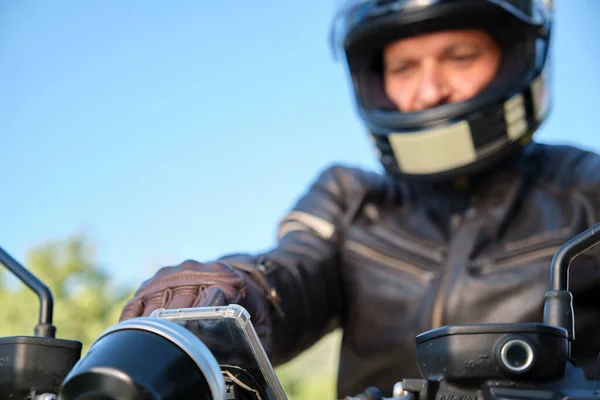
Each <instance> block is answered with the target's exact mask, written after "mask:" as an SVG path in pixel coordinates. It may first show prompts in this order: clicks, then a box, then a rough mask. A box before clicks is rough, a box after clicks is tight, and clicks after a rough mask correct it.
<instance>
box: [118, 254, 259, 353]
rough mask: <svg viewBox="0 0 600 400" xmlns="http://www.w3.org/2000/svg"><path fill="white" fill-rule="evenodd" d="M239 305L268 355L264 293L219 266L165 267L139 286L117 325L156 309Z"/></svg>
mask: <svg viewBox="0 0 600 400" xmlns="http://www.w3.org/2000/svg"><path fill="white" fill-rule="evenodd" d="M228 304H239V305H241V306H242V307H244V308H246V310H248V312H249V313H250V317H251V321H252V325H254V329H255V330H256V333H257V334H258V336H259V338H260V339H261V342H262V344H263V346H264V348H265V350H266V351H267V354H269V350H270V348H271V315H270V311H269V306H268V302H267V299H266V297H265V294H264V292H263V291H262V290H261V289H260V286H259V285H258V284H256V282H254V280H253V279H252V278H250V276H249V275H248V274H246V273H244V272H241V271H238V270H236V269H234V268H232V267H230V266H229V265H227V264H224V263H221V262H213V263H199V262H197V261H192V260H188V261H184V262H183V263H181V264H179V265H177V266H175V267H164V268H161V269H159V270H158V272H157V273H156V274H155V275H154V276H153V277H152V278H150V279H148V280H147V281H145V282H144V283H142V285H141V286H140V288H139V289H138V290H137V291H136V292H135V294H134V295H133V298H132V299H131V300H129V301H128V302H127V303H126V304H125V307H124V308H123V311H122V313H121V317H120V318H119V321H124V320H126V319H130V318H134V317H140V316H144V317H146V316H148V315H150V314H151V313H152V312H153V311H154V310H156V309H158V308H167V309H173V308H190V307H210V306H224V305H228Z"/></svg>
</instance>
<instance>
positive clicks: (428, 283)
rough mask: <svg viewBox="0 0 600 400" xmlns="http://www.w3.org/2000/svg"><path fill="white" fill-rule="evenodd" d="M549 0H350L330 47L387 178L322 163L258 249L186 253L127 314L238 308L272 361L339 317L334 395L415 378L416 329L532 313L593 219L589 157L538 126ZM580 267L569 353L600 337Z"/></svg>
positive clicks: (148, 285) (593, 283)
mask: <svg viewBox="0 0 600 400" xmlns="http://www.w3.org/2000/svg"><path fill="white" fill-rule="evenodd" d="M551 28H552V4H551V1H550V0H546V1H542V0H354V1H346V2H345V3H344V4H343V5H342V6H341V7H340V10H339V13H338V14H337V16H336V18H335V20H334V23H333V29H332V32H333V35H332V42H333V44H334V47H335V48H336V50H338V54H340V55H341V56H342V57H343V58H344V59H345V60H346V61H347V65H348V70H349V73H350V77H351V80H352V85H353V89H354V93H355V95H356V100H357V107H358V111H359V115H360V117H361V119H362V120H363V122H364V124H365V126H366V128H367V130H368V132H369V135H370V136H371V138H372V141H373V144H374V146H375V149H376V151H377V153H378V156H379V159H380V160H381V164H382V165H383V167H384V171H385V172H384V173H381V174H380V173H372V172H367V171H363V170H360V169H357V168H351V167H348V166H342V165H333V166H331V167H329V168H327V169H326V170H325V171H324V172H322V174H321V175H320V176H319V177H318V178H317V179H316V181H315V182H314V183H313V184H312V185H311V186H310V188H309V189H308V190H307V192H306V193H304V195H302V197H301V198H300V199H299V200H298V202H297V203H296V205H295V206H294V207H293V208H292V209H291V210H290V212H289V214H288V215H287V216H285V217H284V218H283V219H282V221H281V223H280V225H279V229H278V243H277V245H276V247H275V248H273V249H272V250H270V251H268V252H266V253H264V254H258V255H250V254H233V255H228V256H224V257H222V258H221V259H219V260H217V261H215V262H206V263H200V262H196V261H192V260H187V261H185V262H183V263H181V264H180V265H177V266H173V267H165V268H162V269H160V270H159V271H158V272H157V273H156V275H155V276H153V277H152V278H151V279H149V280H148V281H146V282H144V283H143V284H142V285H141V287H140V289H139V290H138V291H137V292H136V294H135V295H134V297H133V298H132V299H131V300H130V301H129V302H128V304H127V305H126V306H125V309H124V310H123V313H122V316H121V319H128V318H132V317H135V316H140V315H148V314H150V313H151V312H152V311H153V310H155V309H156V308H159V307H166V308H178V307H192V306H198V305H222V304H227V303H239V304H242V305H243V306H245V307H246V308H247V309H248V310H249V312H250V313H251V315H252V318H253V322H254V325H255V327H256V329H257V331H258V333H259V335H260V336H261V339H262V341H263V344H264V345H265V348H266V349H267V350H268V353H269V355H270V357H271V359H272V361H273V363H274V364H275V365H277V364H280V363H282V362H285V361H287V360H289V359H291V358H293V357H294V356H296V355H297V354H299V353H300V352H302V351H303V350H305V349H306V348H308V347H309V346H311V345H312V344H314V343H315V342H316V341H317V340H318V339H319V338H321V337H322V336H323V335H325V334H326V333H327V332H330V331H331V330H332V329H335V328H337V327H341V328H342V329H343V339H342V344H341V351H340V364H339V372H338V396H347V395H353V394H356V393H359V392H361V391H363V390H364V389H365V388H366V387H368V386H375V387H378V388H380V389H381V390H382V392H383V393H384V395H386V396H389V395H390V394H391V391H392V387H393V384H394V383H395V382H397V381H399V380H401V379H402V378H407V377H419V373H418V370H417V366H416V361H415V355H414V347H415V343H414V337H415V335H417V334H418V333H421V332H423V331H426V330H428V329H431V328H433V327H439V326H441V325H446V324H462V323H485V322H515V321H540V320H541V315H542V308H543V297H544V296H543V294H544V292H545V291H546V290H547V287H548V275H549V268H548V265H549V262H550V260H551V258H552V256H553V254H554V253H555V251H556V250H557V248H558V247H559V246H560V245H561V244H563V243H564V242H565V241H566V240H568V239H569V238H571V237H573V236H574V235H576V234H577V233H579V232H581V231H582V230H584V229H586V228H587V227H589V226H591V225H593V224H594V223H596V222H598V221H600V216H599V215H598V212H599V211H600V157H599V156H597V155H595V154H593V153H590V152H586V151H583V150H581V149H577V148H574V147H568V146H551V145H544V144H540V143H537V142H534V141H533V140H532V135H533V134H534V132H535V131H536V130H537V129H538V127H539V126H540V124H541V123H542V122H543V121H544V120H545V118H546V117H547V115H548V112H549V104H550V99H549V68H550V63H549V51H550V33H551ZM597 257H598V255H597V254H596V253H594V252H590V253H589V254H586V255H583V256H581V257H580V258H579V259H577V260H576V262H575V267H573V269H576V270H577V272H576V273H573V276H572V278H571V279H572V281H571V287H570V289H571V291H572V292H573V293H574V299H575V305H574V307H575V314H576V321H577V326H576V332H577V333H578V336H577V340H576V341H575V342H574V345H573V350H572V351H573V356H574V357H575V358H576V359H577V362H578V364H579V366H581V367H582V368H584V370H585V371H586V373H588V374H591V373H592V372H591V371H592V370H593V364H594V362H595V354H597V353H598V351H599V350H600V324H598V323H597V322H596V321H597V320H598V317H599V314H600V313H599V312H598V307H597V304H598V301H599V297H600V290H599V289H600V271H599V269H598V260H597Z"/></svg>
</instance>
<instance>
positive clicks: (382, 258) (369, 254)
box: [346, 240, 433, 286]
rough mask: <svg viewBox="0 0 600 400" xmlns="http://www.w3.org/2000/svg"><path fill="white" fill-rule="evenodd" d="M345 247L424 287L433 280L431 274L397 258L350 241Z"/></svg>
mask: <svg viewBox="0 0 600 400" xmlns="http://www.w3.org/2000/svg"><path fill="white" fill-rule="evenodd" d="M346 247H347V248H348V249H349V250H352V251H354V252H356V253H358V254H360V255H361V256H363V257H365V258H368V259H371V260H374V261H377V262H378V263H380V264H382V265H384V266H386V267H389V268H392V269H394V270H399V271H402V272H404V273H407V274H408V275H410V276H411V277H413V278H414V279H415V280H417V281H419V282H420V283H421V284H422V285H423V286H426V285H427V284H429V282H431V281H432V280H433V273H432V272H430V271H426V270H422V269H420V268H417V267H415V266H413V265H411V264H409V263H406V262H404V261H400V260H398V259H397V258H394V257H391V256H388V255H386V254H383V253H381V252H379V251H377V250H374V249H372V248H371V247H368V246H366V245H364V244H362V243H359V242H356V241H353V240H350V241H348V242H346Z"/></svg>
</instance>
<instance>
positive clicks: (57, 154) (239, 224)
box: [0, 0, 600, 285]
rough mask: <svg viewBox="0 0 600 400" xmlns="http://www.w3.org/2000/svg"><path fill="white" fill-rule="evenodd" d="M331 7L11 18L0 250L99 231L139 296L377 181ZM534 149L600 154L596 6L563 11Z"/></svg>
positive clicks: (580, 2)
mask: <svg viewBox="0 0 600 400" xmlns="http://www.w3.org/2000/svg"><path fill="white" fill-rule="evenodd" d="M333 6H334V3H333V2H330V1H324V0H293V1H292V0H288V1H274V0H263V1H259V2H247V1H240V0H236V1H234V0H219V1H191V0H186V1H179V2H165V1H143V2H142V1H139V0H138V1H133V0H132V1H128V2H123V1H117V0H103V1H79V2H77V1H60V0H57V1H53V2H44V1H28V0H20V1H16V2H3V3H2V4H1V5H0V150H1V152H0V182H1V184H2V185H3V187H2V189H1V190H2V193H3V196H1V197H0V246H2V247H4V248H5V249H6V250H7V251H9V252H10V253H11V254H13V256H15V257H16V258H17V259H19V260H22V261H24V260H25V255H26V252H27V250H28V249H30V248H31V247H32V246H35V245H38V244H40V243H43V242H44V241H47V240H52V239H61V238H65V237H67V236H68V235H70V234H72V233H74V232H86V233H87V234H88V235H89V236H90V238H91V239H92V240H93V242H94V243H95V245H96V250H97V257H98V260H99V262H100V263H101V265H102V266H103V267H104V268H106V269H107V270H108V271H110V272H111V273H112V274H113V275H114V277H115V279H116V280H117V281H118V282H123V283H129V284H135V285H137V284H138V283H139V281H141V280H143V279H146V278H147V277H149V276H150V275H151V274H152V273H153V270H154V269H155V268H156V267H158V266H160V265H172V264H174V263H178V262H180V261H183V260H184V259H187V258H195V259H197V260H210V259H212V258H215V257H217V256H219V255H221V254H223V253H227V252H238V251H248V252H256V251H260V250H263V249H266V248H268V247H269V246H272V245H273V244H274V243H275V228H276V223H277V221H278V219H279V218H280V217H281V216H282V215H283V214H285V212H286V211H287V210H288V209H289V208H290V207H291V206H292V205H293V203H294V201H295V200H296V199H297V198H298V196H300V195H301V194H302V193H303V192H304V191H305V190H306V188H307V185H308V184H309V183H310V182H311V181H312V180H313V179H314V178H315V176H316V175H317V174H318V172H319V171H320V170H321V169H322V168H324V167H325V166H326V165H327V164H329V163H331V162H334V161H340V162H344V163H350V164H354V165H359V166H362V167H365V168H370V169H378V168H379V167H378V164H377V161H376V159H375V155H374V152H373V151H372V150H371V148H370V144H369V142H368V140H367V136H366V134H365V133H364V132H363V129H362V126H361V124H360V121H359V120H358V118H357V117H356V114H355V110H354V104H353V100H352V98H351V97H350V87H349V85H348V84H347V80H346V75H345V71H344V69H343V67H342V65H340V64H337V63H335V62H334V60H333V58H332V57H331V54H330V52H329V48H328V43H327V38H328V28H329V22H330V18H331V16H332V14H333ZM556 8H557V23H556V29H555V36H554V40H555V42H554V65H555V71H554V92H553V95H554V109H553V114H552V116H551V118H550V119H549V120H548V121H547V123H546V124H545V125H544V126H543V128H542V129H541V130H540V132H539V134H538V135H537V138H538V139H539V140H541V141H547V142H561V143H571V144H576V145H580V146H584V147H587V148H590V149H593V150H596V151H600V138H599V137H598V134H599V133H600V132H599V129H598V127H599V126H600V104H599V103H598V100H597V94H598V93H600V79H599V77H598V72H597V71H599V70H600V67H599V64H600V41H599V40H598V39H597V38H598V35H597V30H596V28H597V21H598V20H599V18H600V1H598V0H577V1H568V0H558V1H557V2H556Z"/></svg>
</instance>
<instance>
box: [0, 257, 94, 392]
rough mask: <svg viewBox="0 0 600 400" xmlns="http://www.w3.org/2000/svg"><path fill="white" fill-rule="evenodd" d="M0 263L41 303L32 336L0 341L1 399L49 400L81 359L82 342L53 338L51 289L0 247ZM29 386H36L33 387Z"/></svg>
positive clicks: (0, 339)
mask: <svg viewBox="0 0 600 400" xmlns="http://www.w3.org/2000/svg"><path fill="white" fill-rule="evenodd" d="M0 263H1V264H4V266H5V267H6V268H7V269H8V270H9V271H10V272H11V273H12V274H14V275H15V276H16V277H17V278H18V279H19V280H21V282H23V283H24V284H25V285H27V286H28V287H29V288H30V289H31V290H33V291H34V292H35V293H36V295H37V296H38V298H39V300H40V312H39V321H38V324H37V325H36V326H35V329H34V336H13V337H4V338H0V398H2V399H5V398H7V399H10V398H15V399H36V398H48V399H49V398H52V397H53V395H56V394H57V393H58V389H59V387H60V384H61V382H62V380H63V379H64V378H65V376H67V374H68V373H69V371H70V370H71V368H73V366H74V365H75V363H76V362H77V360H79V357H80V356H81V347H82V346H81V342H78V341H74V340H66V339H57V338H55V334H56V328H55V327H54V325H52V312H53V307H54V301H53V299H52V293H51V292H50V289H49V288H48V287H47V286H46V285H44V284H43V283H42V282H41V281H40V280H39V279H38V278H37V277H35V275H33V274H32V273H31V272H29V271H28V270H27V269H26V268H25V267H23V266H22V265H21V264H19V263H18V262H17V261H16V260H15V259H14V258H12V257H11V256H10V255H9V254H8V253H7V252H6V251H4V250H3V249H2V248H1V247H0ZM32 382H35V385H34V386H33V387H32V384H31V383H32Z"/></svg>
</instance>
